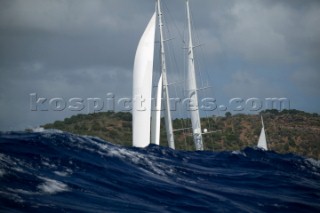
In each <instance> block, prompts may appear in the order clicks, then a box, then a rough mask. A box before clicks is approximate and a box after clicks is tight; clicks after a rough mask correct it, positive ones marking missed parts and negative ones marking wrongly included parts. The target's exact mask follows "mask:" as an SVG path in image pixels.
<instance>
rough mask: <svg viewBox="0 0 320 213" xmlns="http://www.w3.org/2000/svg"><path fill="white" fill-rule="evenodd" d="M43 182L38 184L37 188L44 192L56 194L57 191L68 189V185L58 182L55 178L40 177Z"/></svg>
mask: <svg viewBox="0 0 320 213" xmlns="http://www.w3.org/2000/svg"><path fill="white" fill-rule="evenodd" d="M40 178H41V179H42V180H44V182H43V183H42V184H40V185H38V187H37V188H38V189H39V190H41V192H43V193H46V194H56V193H59V192H66V191H70V189H69V187H68V185H66V184H64V183H62V182H59V181H57V180H52V179H49V178H44V177H40Z"/></svg>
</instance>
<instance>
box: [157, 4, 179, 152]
mask: <svg viewBox="0 0 320 213" xmlns="http://www.w3.org/2000/svg"><path fill="white" fill-rule="evenodd" d="M157 2H158V4H157V5H158V7H157V8H158V16H159V28H160V51H161V73H162V92H163V101H164V104H165V108H164V120H165V125H166V132H167V140H168V145H169V147H170V148H172V149H175V144H174V135H173V127H172V119H171V111H170V109H171V108H170V99H169V90H168V80H167V66H166V57H165V49H164V33H163V23H162V12H161V0H157Z"/></svg>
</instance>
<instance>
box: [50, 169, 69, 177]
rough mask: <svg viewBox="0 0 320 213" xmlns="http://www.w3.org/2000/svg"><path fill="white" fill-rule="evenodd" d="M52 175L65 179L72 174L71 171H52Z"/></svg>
mask: <svg viewBox="0 0 320 213" xmlns="http://www.w3.org/2000/svg"><path fill="white" fill-rule="evenodd" d="M53 173H54V174H56V175H59V176H61V177H67V176H69V175H70V174H71V173H72V171H70V170H69V171H54V172H53Z"/></svg>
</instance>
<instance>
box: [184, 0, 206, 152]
mask: <svg viewBox="0 0 320 213" xmlns="http://www.w3.org/2000/svg"><path fill="white" fill-rule="evenodd" d="M186 6H187V18H188V33H189V47H188V74H187V82H186V83H187V85H186V88H187V94H188V98H189V101H190V104H189V107H190V109H189V110H190V114H191V123H192V133H193V141H194V144H195V148H196V150H203V141H202V131H201V121H200V115H199V105H198V92H197V82H196V75H195V65H194V53H193V48H194V47H193V40H192V31H191V15H190V7H189V1H188V0H186Z"/></svg>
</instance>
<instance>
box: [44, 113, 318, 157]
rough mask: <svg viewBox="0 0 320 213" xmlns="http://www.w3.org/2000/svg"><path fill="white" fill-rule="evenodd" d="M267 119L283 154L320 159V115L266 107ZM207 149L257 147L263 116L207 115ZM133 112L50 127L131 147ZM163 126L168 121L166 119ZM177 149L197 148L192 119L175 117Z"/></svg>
mask: <svg viewBox="0 0 320 213" xmlns="http://www.w3.org/2000/svg"><path fill="white" fill-rule="evenodd" d="M261 114H262V115H263V118H264V123H265V129H266V135H267V141H268V146H269V149H271V150H274V151H276V152H280V153H289V152H291V153H296V154H299V155H303V156H308V157H313V158H315V159H320V116H319V115H318V114H316V113H314V114H310V113H306V112H303V111H298V110H283V111H281V112H279V111H276V110H266V111H263V112H261ZM201 120H202V127H203V128H206V129H207V130H208V132H212V133H209V134H205V135H203V137H204V148H205V149H206V150H215V151H221V150H240V149H243V148H245V147H247V146H256V144H257V141H258V137H259V134H260V130H261V121H260V115H244V114H237V115H233V116H232V115H231V114H230V113H226V116H225V117H210V118H203V119H201ZM131 125H132V115H131V113H126V112H100V113H94V114H88V115H84V114H79V115H75V116H72V117H70V118H66V119H64V121H55V122H54V123H52V124H46V125H44V126H43V127H44V128H46V129H51V128H53V129H59V130H63V131H68V132H71V133H75V134H80V135H91V136H98V137H100V138H102V139H104V140H106V141H110V142H112V143H115V144H120V145H125V146H131V143H132V139H131V137H132V126H131ZM161 126H162V127H163V126H164V121H163V120H162V125H161ZM173 126H174V129H175V130H177V131H175V143H176V149H181V150H194V146H193V142H192V135H191V133H190V130H191V129H190V128H189V127H190V126H191V124H190V120H189V119H175V120H174V121H173ZM160 143H161V145H163V146H167V141H166V132H165V130H164V128H162V129H161V142H160Z"/></svg>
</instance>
